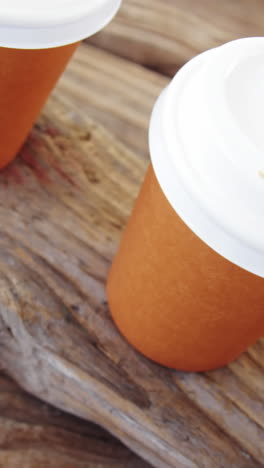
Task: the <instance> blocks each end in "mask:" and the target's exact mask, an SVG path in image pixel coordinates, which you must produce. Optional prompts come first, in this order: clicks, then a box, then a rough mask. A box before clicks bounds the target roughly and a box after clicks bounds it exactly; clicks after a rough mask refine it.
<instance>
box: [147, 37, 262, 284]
mask: <svg viewBox="0 0 264 468" xmlns="http://www.w3.org/2000/svg"><path fill="white" fill-rule="evenodd" d="M150 152H151V158H152V162H153V167H154V170H155V173H156V176H157V178H158V181H159V183H160V185H161V188H162V190H163V191H164V194H165V195H166V197H167V199H168V200H169V202H170V203H171V205H172V206H173V208H174V209H175V211H177V213H178V214H179V215H180V217H181V218H182V219H183V221H184V222H185V223H186V224H187V225H188V226H189V227H190V228H191V229H192V230H193V231H194V232H195V233H196V234H197V235H198V236H199V237H200V238H201V239H202V240H203V241H204V242H205V243H207V244H208V245H209V246H210V247H212V248H213V249H214V250H215V251H216V252H218V253H219V254H221V255H223V256H224V257H225V258H227V259H228V260H230V261H231V262H233V263H235V264H237V265H239V266H240V267H242V268H244V269H246V270H248V271H250V272H252V273H255V274H257V275H259V276H261V277H264V38H262V37H260V38H246V39H239V40H236V41H232V42H230V43H228V44H225V45H223V46H221V47H217V48H215V49H211V50H209V51H207V52H204V53H203V54H201V55H199V56H197V57H196V58H194V59H192V60H191V61H190V62H189V63H187V64H186V65H185V66H184V67H183V68H182V69H181V70H180V71H179V72H178V73H177V75H176V76H175V77H174V79H173V80H172V82H171V83H170V85H169V86H168V87H167V88H166V89H165V90H164V91H163V92H162V94H161V96H160V97H159V99H158V101H157V103H156V105H155V107H154V111H153V114H152V118H151V124H150Z"/></svg>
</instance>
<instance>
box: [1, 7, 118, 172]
mask: <svg viewBox="0 0 264 468" xmlns="http://www.w3.org/2000/svg"><path fill="white" fill-rule="evenodd" d="M119 5H120V0H90V1H88V2H87V0H85V1H84V0H82V1H79V2H78V4H76V3H75V2H68V1H67V0H46V2H45V5H44V6H43V7H40V6H39V4H38V2H36V1H33V0H24V1H21V0H12V1H10V2H8V3H7V4H5V5H4V6H0V63H1V70H0V109H1V119H0V142H1V143H0V169H2V168H3V167H4V166H6V164H8V163H9V162H10V161H11V160H12V159H13V158H14V157H15V155H16V153H17V151H18V150H19V148H20V147H21V145H22V144H23V142H24V140H25V138H26V136H27V134H28V132H29V131H30V128H31V127H32V124H33V122H34V120H35V119H36V117H37V115H38V113H39V111H40V109H41V107H42V106H43V104H44V102H45V100H46V99H47V97H48V95H49V94H50V92H51V90H52V88H53V87H54V85H55V83H56V81H57V80H58V78H59V77H60V75H61V73H62V72H63V70H64V69H65V66H66V65H67V63H68V61H69V59H70V58H71V56H72V54H73V52H74V50H75V49H76V47H77V45H78V43H79V41H80V40H81V39H84V38H85V37H87V36H89V35H91V34H93V33H94V32H96V31H98V30H99V29H100V28H101V27H103V26H104V25H105V24H106V23H107V22H108V21H110V19H111V18H112V16H113V15H114V14H115V12H116V11H117V9H118V7H119Z"/></svg>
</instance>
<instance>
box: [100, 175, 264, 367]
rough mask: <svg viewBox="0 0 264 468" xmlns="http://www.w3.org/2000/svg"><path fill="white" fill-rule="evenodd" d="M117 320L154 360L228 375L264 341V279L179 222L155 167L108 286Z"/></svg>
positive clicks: (131, 221)
mask: <svg viewBox="0 0 264 468" xmlns="http://www.w3.org/2000/svg"><path fill="white" fill-rule="evenodd" d="M107 294H108V300H109V306H110V310H111V313H112V316H113V319H114V321H115V323H116V325H117V327H118V328H119V329H120V331H121V333H122V334H123V335H124V336H125V337H126V338H127V340H128V341H129V342H130V343H131V344H132V345H134V346H135V347H136V348H137V350H139V351H140V352H141V353H143V354H144V355H145V356H147V357H148V358H150V359H152V360H154V361H156V362H158V363H160V364H163V365H165V366H168V367H172V368H175V369H179V370H185V371H205V370H210V369H214V368H217V367H221V366H224V365H226V364H227V363H228V362H230V361H232V360H234V359H235V358H237V357H238V356H239V355H240V354H241V353H242V352H243V351H244V350H246V349H247V347H249V346H250V345H251V344H253V343H254V342H255V341H256V340H257V339H258V338H259V337H260V336H262V335H264V312H263V304H264V279H263V278H261V277H259V276H257V275H255V274H253V273H250V272H248V271H246V270H245V269H243V268H240V267H239V266H237V265H235V264H234V263H231V262H230V261H229V260H227V259H225V258H224V257H223V256H221V255H219V254H218V253H216V252H215V251H214V250H213V249H212V248H210V247H209V246H208V245H207V244H206V243H204V242H203V241H202V240H201V239H200V238H199V237H198V236H197V235H196V234H194V232H193V231H192V230H191V229H190V228H189V227H188V226H187V225H186V224H185V223H184V222H183V221H182V219H181V218H180V217H179V216H178V215H177V213H176V212H175V210H174V209H173V208H172V206H171V204H170V203H169V202H168V200H167V198H166V197H165V195H164V193H163V191H162V189H161V187H160V185H159V182H158V181H157V178H156V175H155V173H154V171H153V168H152V166H150V168H149V170H148V173H147V176H146V179H145V182H144V184H143V187H142V190H141V192H140V194H139V197H138V200H137V202H136V204H135V207H134V211H133V213H132V216H131V218H130V219H129V222H128V225H127V227H126V229H125V232H124V235H123V238H122V241H121V245H120V248H119V251H118V253H117V256H116V258H115V259H114V262H113V265H112V268H111V271H110V274H109V278H108V284H107Z"/></svg>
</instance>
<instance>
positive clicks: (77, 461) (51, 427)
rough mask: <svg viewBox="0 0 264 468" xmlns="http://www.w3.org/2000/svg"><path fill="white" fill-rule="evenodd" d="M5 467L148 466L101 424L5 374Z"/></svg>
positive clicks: (0, 436)
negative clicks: (53, 402) (68, 411)
mask: <svg viewBox="0 0 264 468" xmlns="http://www.w3.org/2000/svg"><path fill="white" fill-rule="evenodd" d="M0 425H1V431H0V466H1V467H4V468H16V467H18V466H20V467H23V468H38V467H49V468H53V467H54V468H84V467H89V468H102V467H105V468H112V467H113V468H114V467H115V468H116V467H120V468H129V467H131V468H147V467H149V466H150V465H148V464H147V463H145V462H144V461H141V460H140V459H139V458H138V457H137V456H136V455H133V454H132V453H131V452H130V451H129V450H128V449H127V448H126V447H124V446H123V445H122V444H121V443H120V442H118V441H117V440H116V439H115V438H113V437H112V436H111V435H109V434H108V433H107V432H106V431H104V430H103V429H102V428H100V427H99V426H96V425H95V424H92V423H90V422H87V421H84V420H81V419H78V418H76V417H73V416H71V415H67V414H65V413H62V412H61V411H59V410H57V409H55V408H52V407H51V406H49V405H47V404H45V403H43V402H41V401H40V400H38V399H36V398H34V397H32V396H30V395H28V394H27V393H25V392H24V391H23V390H21V389H20V388H19V387H18V386H17V385H16V384H15V383H14V382H13V381H11V380H10V379H9V378H8V377H7V376H6V375H5V374H3V373H1V372H0Z"/></svg>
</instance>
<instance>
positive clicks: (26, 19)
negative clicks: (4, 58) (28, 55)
mask: <svg viewBox="0 0 264 468" xmlns="http://www.w3.org/2000/svg"><path fill="white" fill-rule="evenodd" d="M2 4H3V5H2ZM120 4H121V0H43V1H39V0H7V1H3V2H1V5H0V46H1V47H11V48H16V49H44V48H50V47H58V46H62V45H66V44H71V43H74V42H78V41H79V40H82V39H84V38H86V37H88V36H91V35H92V34H94V33H95V32H97V31H99V29H101V28H102V27H103V26H105V25H106V24H107V23H108V22H109V21H110V20H111V19H112V17H113V16H114V15H115V13H116V12H117V10H118V8H119V6H120Z"/></svg>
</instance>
